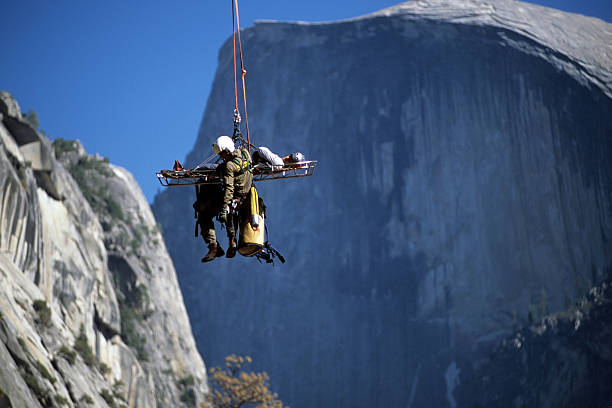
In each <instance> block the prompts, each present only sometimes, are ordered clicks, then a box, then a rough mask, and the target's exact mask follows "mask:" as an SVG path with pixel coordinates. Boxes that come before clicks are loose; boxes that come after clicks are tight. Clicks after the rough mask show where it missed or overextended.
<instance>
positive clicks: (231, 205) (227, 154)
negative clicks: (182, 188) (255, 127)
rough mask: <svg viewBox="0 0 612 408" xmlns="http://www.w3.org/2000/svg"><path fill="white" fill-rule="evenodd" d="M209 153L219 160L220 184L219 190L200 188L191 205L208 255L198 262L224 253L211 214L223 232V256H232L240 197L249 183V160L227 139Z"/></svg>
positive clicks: (221, 137) (217, 142)
mask: <svg viewBox="0 0 612 408" xmlns="http://www.w3.org/2000/svg"><path fill="white" fill-rule="evenodd" d="M212 150H213V152H214V153H215V154H218V155H219V156H220V157H221V159H222V163H221V164H219V166H218V168H217V172H218V175H219V178H220V179H221V183H222V184H221V186H220V187H221V189H219V185H217V186H214V185H210V186H207V187H204V186H202V187H201V188H200V191H199V192H198V196H197V198H198V200H197V201H196V202H195V203H194V208H195V209H196V210H197V211H198V224H199V225H200V228H201V233H202V237H203V238H204V241H205V242H206V243H207V244H208V253H207V254H206V255H205V256H204V258H202V262H210V261H212V260H213V259H215V258H216V257H219V256H223V254H224V251H223V248H221V246H220V244H219V242H218V241H217V239H216V234H215V226H214V221H213V217H214V214H215V213H216V215H217V220H218V221H219V222H220V223H222V224H225V229H226V231H227V238H228V248H227V254H226V257H228V258H233V257H234V256H236V250H237V244H236V231H237V230H238V228H239V220H240V219H241V218H242V217H241V214H242V213H243V211H242V209H243V203H244V198H245V197H246V195H247V193H248V192H249V189H250V188H251V184H252V181H253V173H252V171H251V157H250V155H249V152H248V151H247V150H246V149H245V148H243V147H238V148H235V147H234V142H233V141H232V139H231V138H230V137H229V136H220V137H219V138H217V141H216V142H215V143H214V144H213V146H212Z"/></svg>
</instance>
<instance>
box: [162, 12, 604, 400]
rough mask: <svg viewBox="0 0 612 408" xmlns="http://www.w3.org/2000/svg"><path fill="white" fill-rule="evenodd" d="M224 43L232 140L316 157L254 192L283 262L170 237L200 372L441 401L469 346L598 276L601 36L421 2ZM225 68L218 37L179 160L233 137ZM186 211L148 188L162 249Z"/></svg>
mask: <svg viewBox="0 0 612 408" xmlns="http://www.w3.org/2000/svg"><path fill="white" fill-rule="evenodd" d="M242 39H243V46H244V51H245V64H246V68H247V70H248V74H247V92H248V102H249V126H250V128H251V137H252V140H254V141H255V144H257V145H260V146H261V145H263V146H268V147H270V148H271V149H272V150H273V151H275V152H277V153H279V154H285V153H288V152H292V151H301V152H303V153H305V154H306V156H307V157H308V158H313V159H317V160H319V162H320V164H319V167H318V170H317V173H316V174H315V175H314V177H312V178H309V179H302V180H290V181H276V182H269V183H260V184H259V188H260V193H261V196H263V197H264V199H265V200H266V202H267V204H268V206H269V218H268V221H269V223H268V225H269V228H270V233H271V242H272V244H276V245H277V247H278V249H279V250H280V251H281V252H283V253H284V255H286V257H287V259H288V263H286V264H284V265H282V266H281V267H278V268H270V267H268V266H266V265H258V264H257V262H255V261H253V260H245V259H239V260H233V261H229V260H218V261H215V262H213V263H211V264H210V265H204V266H202V265H201V264H199V262H198V260H199V259H200V258H201V256H202V254H203V253H204V245H203V243H202V242H201V240H200V239H192V242H191V243H190V242H188V241H185V240H184V239H182V240H174V241H172V242H169V243H168V249H169V251H170V254H171V255H172V257H173V259H174V261H175V265H176V267H177V270H178V271H179V277H180V282H181V287H182V288H183V294H184V297H185V302H186V305H187V308H188V311H189V313H190V316H191V318H192V321H193V322H194V332H195V334H196V338H197V342H198V347H199V349H200V351H201V352H202V353H203V354H204V355H206V356H207V359H208V361H209V363H211V364H217V363H218V362H220V361H221V359H222V358H223V356H225V355H227V354H230V353H232V352H245V353H249V354H251V355H253V356H254V357H255V361H256V362H264V363H263V364H262V368H265V369H266V370H268V372H269V373H270V376H271V378H272V382H273V386H274V387H275V389H276V390H277V391H278V392H279V395H280V397H281V398H282V399H283V401H285V402H287V403H288V404H290V405H292V406H309V407H314V406H351V407H369V406H408V407H420V406H455V405H457V404H458V400H457V398H456V396H455V389H456V387H457V385H458V384H459V383H461V382H462V381H465V378H464V376H466V375H468V374H467V373H469V372H471V365H472V363H474V362H475V361H478V359H479V358H480V357H481V356H482V354H481V353H480V351H479V350H481V346H483V347H484V346H491V345H493V344H495V343H496V342H497V341H498V340H499V339H500V338H502V337H503V336H505V335H509V334H510V333H511V331H512V329H513V327H514V325H515V323H516V321H521V319H523V320H524V319H526V318H527V315H528V313H529V311H530V309H533V308H534V307H535V306H536V305H539V304H541V303H542V302H545V303H546V307H547V310H548V311H550V312H557V311H560V310H562V309H564V308H565V307H566V305H568V304H570V303H571V302H573V301H574V300H575V299H577V298H579V297H580V296H582V295H584V293H585V292H586V291H587V290H588V287H589V286H590V285H591V284H594V283H597V282H599V281H600V280H601V279H602V276H603V274H604V271H605V270H606V268H609V267H610V265H611V264H612V240H611V237H612V161H611V158H612V138H611V135H612V120H611V115H610V114H611V113H612V99H611V97H612V92H611V90H612V80H611V78H612V51H611V50H610V48H609V44H612V27H611V26H610V25H609V24H607V23H605V22H603V21H601V20H597V19H593V18H587V17H583V16H578V15H571V14H568V13H563V12H560V11H556V10H551V9H547V8H543V7H538V6H534V5H530V4H526V3H521V2H515V1H505V0H504V1H502V0H500V1H484V2H482V1H478V2H477V1H434V0H431V1H415V2H407V3H404V4H401V5H398V6H396V7H392V8H390V9H386V10H382V11H381V12H378V13H374V14H372V15H368V16H363V17H359V18H356V19H351V20H346V21H340V22H334V23H320V24H308V23H279V22H261V23H258V24H256V25H255V26H254V27H252V28H249V29H246V30H244V32H243V35H242ZM231 64H232V58H231V43H230V42H228V43H226V44H225V45H224V47H223V48H222V49H221V51H220V54H219V68H218V71H217V76H216V78H215V82H214V84H213V87H212V90H211V94H210V96H209V99H208V103H207V105H206V110H205V113H204V117H203V120H202V125H201V128H200V132H199V135H198V140H197V141H196V144H195V146H194V149H193V151H192V152H191V153H190V154H189V155H188V159H187V162H188V165H190V166H193V165H195V164H197V163H199V162H201V161H202V160H204V159H205V158H206V157H208V156H209V155H210V145H211V143H212V140H214V138H215V137H217V136H218V135H220V134H227V133H228V132H230V131H231V109H232V107H233V101H232V99H233V93H232V89H233V80H232V69H231ZM192 202H193V191H192V190H191V189H174V190H172V191H166V192H164V193H162V194H160V195H159V196H158V197H156V200H155V203H154V205H153V208H154V212H155V214H156V216H157V217H158V219H159V220H160V222H161V223H162V224H163V226H164V234H165V235H166V237H185V238H186V237H189V236H193V218H192V215H191V214H192V213H193V211H192V210H191V203H192ZM181 214H185V216H184V217H181V218H179V217H177V215H181ZM221 235H222V233H221ZM485 348H486V347H485ZM465 356H468V357H467V358H465Z"/></svg>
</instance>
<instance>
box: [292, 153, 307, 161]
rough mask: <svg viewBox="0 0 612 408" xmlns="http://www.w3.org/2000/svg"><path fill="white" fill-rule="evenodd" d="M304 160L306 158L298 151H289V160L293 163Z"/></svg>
mask: <svg viewBox="0 0 612 408" xmlns="http://www.w3.org/2000/svg"><path fill="white" fill-rule="evenodd" d="M304 160H306V158H305V157H304V155H303V154H302V153H300V152H296V153H291V161H292V162H294V163H299V162H302V161H304Z"/></svg>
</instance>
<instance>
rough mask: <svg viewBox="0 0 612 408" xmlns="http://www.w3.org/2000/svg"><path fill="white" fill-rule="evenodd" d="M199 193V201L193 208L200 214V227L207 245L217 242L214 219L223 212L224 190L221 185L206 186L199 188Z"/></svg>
mask: <svg viewBox="0 0 612 408" xmlns="http://www.w3.org/2000/svg"><path fill="white" fill-rule="evenodd" d="M196 191H197V200H196V202H195V203H193V208H194V209H195V210H196V212H197V214H198V221H197V222H198V225H199V227H200V234H201V235H202V238H203V239H204V242H206V243H207V244H214V243H215V242H217V236H216V234H215V222H214V219H215V217H216V216H217V214H218V213H219V211H221V200H222V199H223V196H222V194H223V190H222V189H221V186H220V185H216V184H204V185H201V186H199V188H198V189H196Z"/></svg>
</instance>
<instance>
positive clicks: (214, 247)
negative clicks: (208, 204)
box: [198, 211, 225, 262]
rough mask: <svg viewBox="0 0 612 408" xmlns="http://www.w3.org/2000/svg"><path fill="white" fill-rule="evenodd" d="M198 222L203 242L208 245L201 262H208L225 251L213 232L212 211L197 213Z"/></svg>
mask: <svg viewBox="0 0 612 408" xmlns="http://www.w3.org/2000/svg"><path fill="white" fill-rule="evenodd" d="M198 222H199V223H200V230H201V234H202V238H203V239H204V242H206V244H207V245H208V253H207V254H206V255H204V258H202V262H210V261H212V260H213V259H215V258H218V257H220V256H223V255H224V254H225V252H224V251H223V248H222V247H221V245H219V243H218V242H217V235H216V233H215V222H214V214H213V212H212V211H207V212H205V213H199V214H198Z"/></svg>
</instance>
